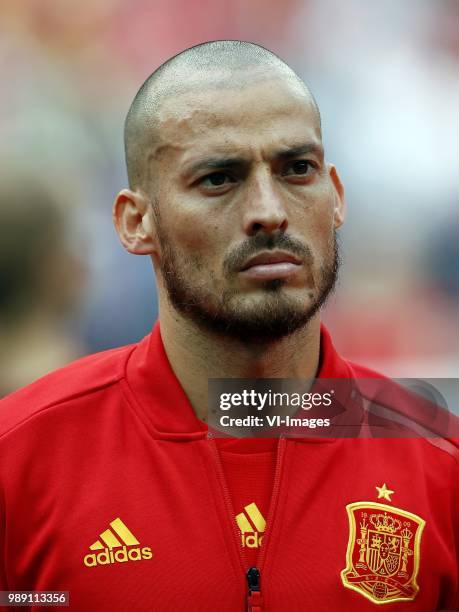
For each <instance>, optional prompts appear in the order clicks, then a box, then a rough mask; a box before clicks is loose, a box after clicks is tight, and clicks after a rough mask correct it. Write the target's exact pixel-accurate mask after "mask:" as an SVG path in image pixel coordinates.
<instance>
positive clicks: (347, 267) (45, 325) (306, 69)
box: [0, 0, 459, 395]
mask: <svg viewBox="0 0 459 612" xmlns="http://www.w3.org/2000/svg"><path fill="white" fill-rule="evenodd" d="M219 38H237V39H243V40H251V41H254V42H257V43H260V44H262V45H264V46H267V47H268V48H270V49H271V50H273V51H274V52H276V53H278V54H279V55H280V56H281V57H282V58H283V59H285V60H286V61H287V62H288V63H289V64H290V65H291V66H292V67H293V68H294V69H295V70H296V71H297V72H298V73H299V74H300V75H301V76H302V77H303V78H304V79H305V80H306V82H307V83H308V84H309V85H310V86H311V88H312V90H313V92H314V93H315V96H316V98H317V100H318V103H319V106H320V108H321V111H322V119H323V127H324V140H325V146H326V153H327V157H328V159H329V160H330V161H333V162H334V163H335V164H336V165H337V167H338V170H339V172H340V174H341V177H342V179H343V181H344V184H345V187H346V193H347V204H348V220H347V224H346V227H345V229H344V230H343V231H342V232H341V237H342V247H343V253H344V266H343V269H342V273H341V281H340V284H339V287H338V290H337V292H336V295H335V296H334V297H333V298H332V299H331V301H330V303H329V305H328V306H327V309H326V312H325V317H324V318H325V321H326V322H327V324H328V326H329V328H330V329H331V331H332V333H333V335H334V338H335V343H336V345H337V347H338V349H339V350H340V351H341V353H342V354H343V355H344V356H345V357H347V358H349V359H352V360H355V361H360V362H362V363H365V364H367V365H369V366H371V367H375V368H378V369H380V370H382V371H383V372H385V373H386V374H388V375H390V376H399V377H402V376H414V377H454V376H457V372H458V366H459V308H458V306H459V238H458V236H459V147H458V146H457V139H458V135H459V2H457V1H456V0H442V2H431V1H427V0H405V1H404V2H403V3H402V2H399V0H387V1H386V2H384V3H378V2H367V1H366V0H347V1H346V2H342V1H341V0H250V1H249V2H248V1H247V0H232V2H231V3H228V2H226V1H224V0H199V1H198V0H131V1H129V2H128V1H127V0H92V1H91V3H87V2H86V3H82V2H79V1H77V0H52V1H49V0H22V2H14V1H13V0H10V1H5V0H3V1H0V67H1V74H2V96H1V98H0V134H1V137H0V395H2V394H5V393H7V392H10V391H12V390H14V389H15V388H17V387H19V386H22V385H24V384H26V383H28V382H30V381H32V380H34V379H35V378H37V377H38V376H41V375H42V374H44V373H45V372H47V371H49V370H51V369H53V368H56V367H58V366H60V365H63V364H65V363H67V362H69V361H71V360H72V359H74V358H76V357H78V356H81V355H85V354H88V353H90V352H94V351H98V350H103V349H105V348H110V347H114V346H118V345H120V344H126V343H130V342H135V341H137V340H138V339H139V338H141V337H142V336H143V335H145V334H146V333H147V332H148V331H149V330H150V328H151V326H152V324H153V322H154V320H155V318H156V316H157V310H156V308H157V307H156V296H155V286H154V280H153V272H152V269H151V264H150V262H149V260H148V259H147V258H140V257H135V256H132V255H128V254H127V253H125V252H124V251H123V249H122V247H121V246H120V244H119V242H118V240H117V238H116V236H115V232H114V230H113V228H112V223H111V205H112V202H113V199H114V196H115V194H116V193H117V192H118V191H119V190H120V189H121V188H123V187H124V186H126V171H125V166H124V153H123V139H122V132H123V122H124V117H125V114H126V112H127V109H128V107H129V104H130V102H131V100H132V98H133V97H134V95H135V93H136V92H137V89H138V88H139V86H140V85H141V83H142V82H143V81H144V80H145V78H146V77H147V76H148V75H149V74H150V73H151V72H152V71H153V70H154V69H155V68H157V67H158V65H159V64H161V63H162V62H163V61H164V60H166V59H167V58H168V57H170V56H171V55H174V54H175V53H177V52H179V51H181V50H182V49H184V48H185V47H188V46H191V45H193V44H197V43H200V42H203V41H206V40H212V39H219Z"/></svg>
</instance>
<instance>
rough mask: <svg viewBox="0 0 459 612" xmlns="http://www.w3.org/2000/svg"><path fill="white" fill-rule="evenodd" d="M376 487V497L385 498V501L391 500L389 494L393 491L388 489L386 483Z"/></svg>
mask: <svg viewBox="0 0 459 612" xmlns="http://www.w3.org/2000/svg"><path fill="white" fill-rule="evenodd" d="M376 489H377V490H378V499H387V501H392V500H391V498H390V496H391V495H393V494H394V491H391V490H390V489H388V488H387V486H386V483H384V484H383V486H382V487H376Z"/></svg>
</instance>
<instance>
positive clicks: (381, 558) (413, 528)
mask: <svg viewBox="0 0 459 612" xmlns="http://www.w3.org/2000/svg"><path fill="white" fill-rule="evenodd" d="M346 509H347V513H348V517H349V543H348V547H347V555H346V559H347V567H346V569H344V570H343V571H342V572H341V579H342V581H343V584H344V586H345V587H348V588H349V589H353V590H354V591H357V592H358V593H361V594H362V595H364V596H365V597H367V598H368V599H370V600H371V601H372V602H374V603H377V604H383V603H389V602H393V601H408V600H412V599H414V598H415V597H416V593H417V592H418V591H419V587H418V585H417V583H416V576H417V574H418V569H419V548H420V542H421V534H422V530H423V529H424V525H425V521H424V520H423V519H422V518H420V517H419V516H416V515H415V514H411V512H406V511H405V510H400V509H399V508H394V507H393V506H387V505H385V504H378V503H376V502H357V503H354V504H349V505H347V506H346Z"/></svg>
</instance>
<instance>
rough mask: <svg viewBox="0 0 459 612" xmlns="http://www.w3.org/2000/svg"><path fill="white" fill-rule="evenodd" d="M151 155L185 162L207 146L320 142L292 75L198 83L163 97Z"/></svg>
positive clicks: (312, 113)
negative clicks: (250, 81) (220, 83)
mask: <svg viewBox="0 0 459 612" xmlns="http://www.w3.org/2000/svg"><path fill="white" fill-rule="evenodd" d="M157 119H158V123H157V128H158V136H159V138H158V139H157V141H156V146H155V148H154V151H153V152H152V153H153V157H156V156H157V157H165V156H166V157H168V158H169V159H170V156H175V158H177V157H178V158H179V159H180V160H181V161H183V162H186V161H187V160H188V159H189V158H190V157H194V156H195V155H199V154H200V153H208V152H210V151H216V152H217V151H221V152H223V151H229V150H231V151H233V152H234V150H235V149H237V150H238V151H239V152H244V149H247V150H255V149H260V150H265V149H266V152H267V153H269V149H270V148H274V147H276V148H278V147H279V146H282V145H285V146H288V145H290V144H291V143H292V142H298V141H301V142H308V141H311V142H318V143H320V142H321V134H320V124H319V117H318V113H317V110H316V108H315V105H314V102H313V100H312V99H311V97H310V96H309V95H308V93H307V92H306V90H305V89H304V88H303V87H302V86H301V84H299V83H297V82H296V81H295V80H294V79H291V80H288V79H285V78H272V79H263V80H259V81H256V82H255V83H253V84H247V83H244V85H243V86H240V87H237V84H236V83H235V84H234V86H231V85H230V86H228V84H226V86H225V87H218V86H211V85H210V84H209V86H207V87H206V86H204V87H202V88H200V89H195V88H193V89H192V90H189V91H185V92H183V93H180V94H178V95H176V96H174V97H173V99H170V98H169V99H168V100H167V101H166V102H165V103H164V104H163V105H162V107H161V108H160V109H159V112H158V116H157Z"/></svg>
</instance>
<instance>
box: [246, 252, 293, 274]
mask: <svg viewBox="0 0 459 612" xmlns="http://www.w3.org/2000/svg"><path fill="white" fill-rule="evenodd" d="M301 266H302V262H301V260H300V259H298V257H295V256H294V255H292V253H287V252H286V251H264V252H263V253H259V254H258V255H256V256H255V257H252V258H251V259H249V260H248V261H247V262H246V263H245V264H244V265H243V266H242V268H241V270H240V272H241V273H242V274H244V276H246V277H249V278H253V279H260V280H274V279H287V278H289V277H290V276H292V275H293V274H296V273H297V272H298V271H299V270H300V269H301Z"/></svg>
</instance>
